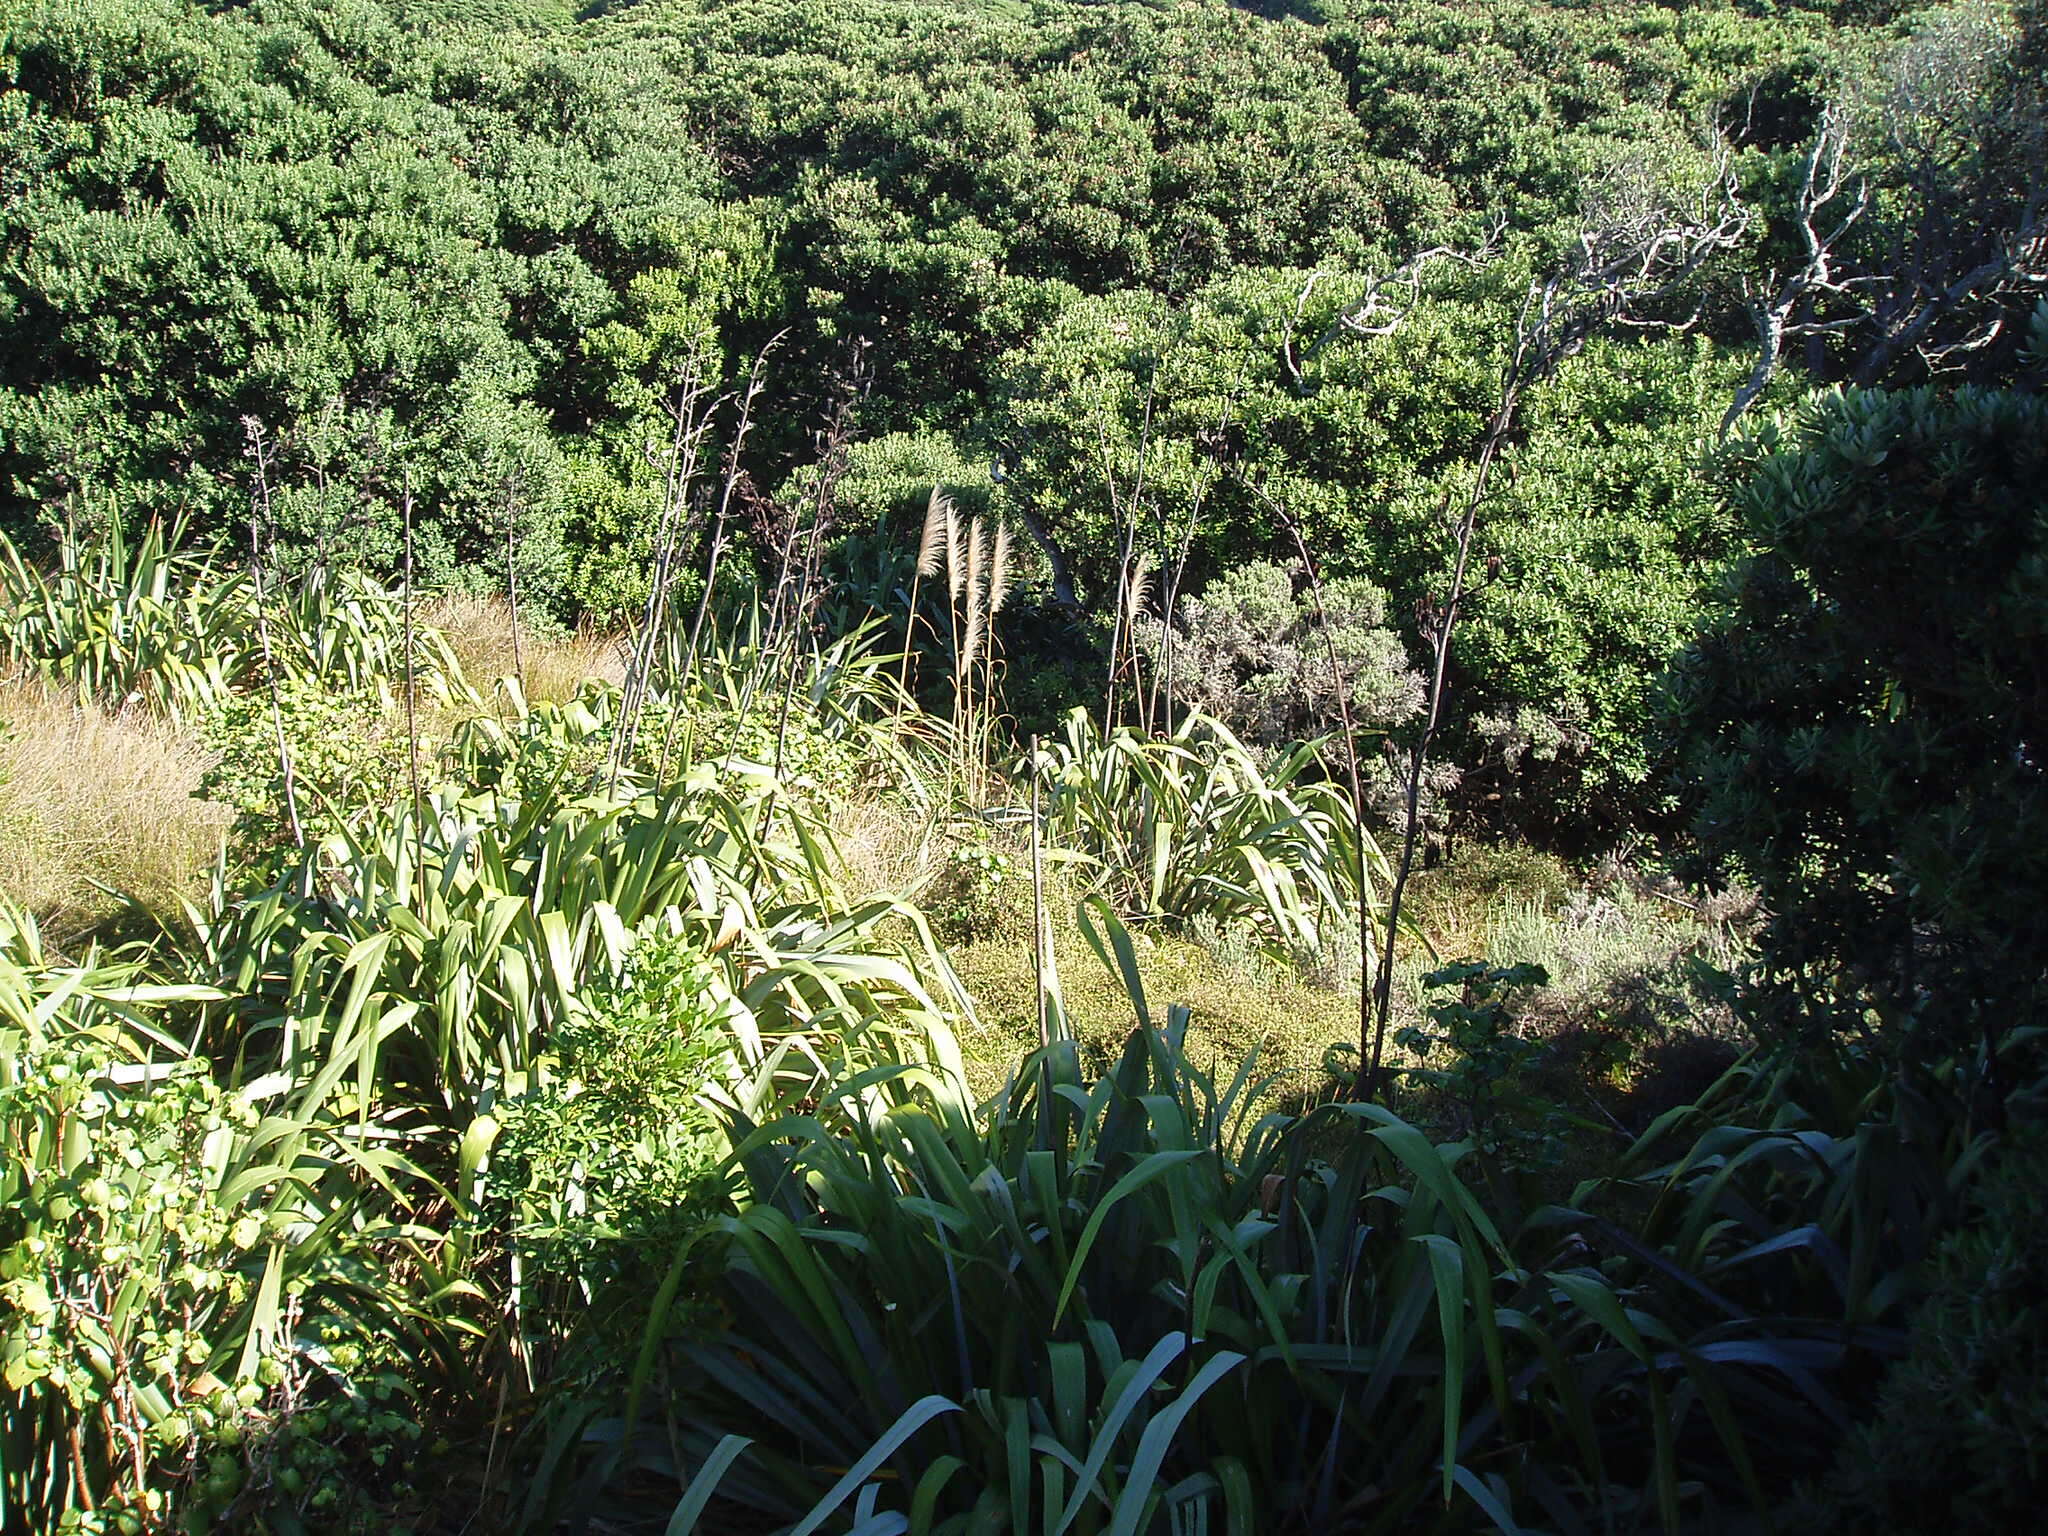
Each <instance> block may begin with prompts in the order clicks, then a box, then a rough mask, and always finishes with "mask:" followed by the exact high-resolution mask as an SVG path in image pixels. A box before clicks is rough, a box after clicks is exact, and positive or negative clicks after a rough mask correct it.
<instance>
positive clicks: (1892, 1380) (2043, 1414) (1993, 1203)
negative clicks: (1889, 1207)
mask: <svg viewBox="0 0 2048 1536" xmlns="http://www.w3.org/2000/svg"><path fill="white" fill-rule="evenodd" d="M1994 1159H1995V1160H1994V1161H1993V1163H1992V1164H1991V1167H1990V1168H1989V1169H1988V1170H1987V1171H1986V1172H1985V1173H1984V1174H1983V1175H1982V1176H1981V1178H1980V1181H1979V1183H1978V1184H1977V1186H1976V1188H1975V1189H1974V1190H1973V1191H1972V1196H1971V1209H1970V1211H1969V1214H1968V1215H1967V1216H1966V1217H1965V1218H1964V1224H1963V1225H1962V1226H1961V1227H1960V1228H1959V1229H1958V1230H1957V1231H1955V1232H1954V1233H1953V1234H1951V1235H1950V1236H1949V1237H1948V1238H1946V1239H1945V1240H1944V1241H1943V1242H1942V1244H1941V1247H1940V1249H1939V1250H1938V1251H1937V1252H1936V1254H1935V1259H1934V1274H1933V1276H1932V1280H1931V1284H1930V1290H1929V1294H1928V1297H1927V1299H1926V1301H1924V1302H1923V1303H1921V1306H1920V1308H1919V1311H1918V1312H1917V1313H1916V1314H1915V1316H1914V1319H1913V1336H1912V1342H1911V1345H1910V1346H1909V1349H1908V1352H1907V1355H1906V1357H1905V1358H1904V1359H1903V1360H1901V1361H1900V1362H1899V1363H1898V1364H1897V1365H1896V1366H1894V1367H1893V1368H1892V1371H1891V1373H1890V1374H1889V1375H1888V1376H1887V1377H1886V1378H1885V1383H1884V1386H1883V1389H1882V1390H1881V1392H1880V1393H1879V1395H1878V1402H1877V1413H1876V1415H1875V1417H1874V1419H1873V1420H1872V1422H1871V1423H1870V1424H1869V1425H1868V1426H1867V1427H1866V1428H1864V1429H1862V1430H1860V1431H1859V1432H1858V1433H1857V1435H1856V1437H1855V1439H1854V1440H1853V1441H1852V1442H1851V1443H1850V1445H1849V1447H1848V1448H1847V1452H1846V1454H1845V1455H1844V1457H1843V1465H1842V1467H1841V1469H1840V1470H1839V1472H1838V1473H1837V1475H1836V1476H1835V1477H1834V1478H1832V1479H1831V1480H1830V1482H1829V1484H1828V1485H1827V1487H1826V1489H1825V1492H1824V1496H1823V1497H1822V1499H1821V1500H1820V1501H1819V1509H1818V1510H1817V1511H1816V1513H1817V1514H1818V1515H1819V1517H1820V1523H1821V1526H1822V1528H1823V1529H1826V1530H1830V1531H1838V1532H1842V1533H1844V1536H1846V1533H1849V1532H1865V1531H1870V1532H1876V1531H1897V1530H1932V1529H1935V1528H1937V1527H1938V1528H1940V1529H1942V1530H1947V1531H1955V1532H1957V1533H1959V1536H1996V1533H2001V1532H2006V1531H2017V1530H2023V1529H2025V1528H2026V1526H2027V1525H2028V1523H2029V1522H2030V1521H2031V1520H2032V1519H2033V1518H2034V1515H2035V1512H2036V1511H2037V1510H2039V1509H2040V1507H2041V1499H2042V1496H2043V1494H2044V1493H2048V1385H2044V1384H2048V1322H2044V1318H2043V1314H2042V1310H2041V1305H2040V1298H2041V1297H2042V1295H2044V1294H2048V1239H2044V1234H2043V1228H2042V1224H2041V1220H2040V1214H2041V1210H2042V1205H2043V1202H2044V1201H2048V1141H2044V1139H2043V1136H2042V1134H2041V1132H2040V1130H2039V1129H2038V1128H2036V1127H2030V1128H2029V1129H2028V1130H2027V1131H2025V1132H2023V1133H2022V1134H2020V1135H2019V1136H2017V1137H2015V1138H2014V1140H2013V1141H2012V1142H2011V1143H2010V1144H2009V1145H2008V1146H2006V1147H2004V1148H2002V1149H2000V1150H1999V1151H1998V1152H1997V1153H1996V1154H1994Z"/></svg>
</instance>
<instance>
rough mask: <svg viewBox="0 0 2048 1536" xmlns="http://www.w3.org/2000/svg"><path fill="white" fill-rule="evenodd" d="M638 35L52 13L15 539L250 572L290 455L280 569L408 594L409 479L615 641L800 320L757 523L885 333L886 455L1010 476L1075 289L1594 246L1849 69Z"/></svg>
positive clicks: (1054, 43)
mask: <svg viewBox="0 0 2048 1536" xmlns="http://www.w3.org/2000/svg"><path fill="white" fill-rule="evenodd" d="M606 9H608V10H610V11H611V12H612V13H613V14H609V15H602V16H600V15H596V14H595V12H594V11H593V13H592V16H591V19H589V20H588V21H586V22H584V23H583V24H581V25H570V24H569V18H568V7H567V6H566V5H564V4H560V3H554V0H547V3H536V4H533V5H520V4H517V3H513V0H506V3H503V4H499V3H486V0H477V3H475V4H455V3H452V0H451V3H447V4H431V3H420V0H403V3H400V0H390V3H380V0H271V3H266V4H264V5H261V6H234V7H219V6H205V5H200V4H197V3H196V0H92V3H87V0H12V3H11V4H10V5H9V7H8V12H7V16H8V25H7V28H6V31H5V34H4V35H5V44H4V47H0V164H5V165H6V166H7V167H8V171H7V173H6V180H5V181H4V183H0V185H4V188H5V196H4V197H0V252H4V253H5V256H6V260H5V262H4V264H0V325H4V327H5V328H6V331H7V333H8V340H9V341H10V343H11V345H10V346H9V348H8V349H7V351H6V353H5V358H4V361H0V425H4V428H5V431H4V434H0V439H4V442H5V447H4V449H0V517H4V518H6V519H7V520H8V521H10V522H11V523H13V524H15V525H16V526H17V527H18V526H20V525H21V524H23V523H25V522H28V521H30V520H32V519H34V518H36V517H39V516H43V515H47V514H49V513H50V512H51V511H52V510H53V509H57V508H60V507H62V506H64V505H66V504H67V502H77V503H80V504H91V505H93V506H95V507H98V506H101V505H103V504H104V505H109V506H111V507H112V508H113V509H114V510H115V512H116V513H117V515H119V516H122V517H124V518H127V519H128V520H130V521H133V520H135V519H136V518H137V517H138V516H139V515H141V514H143V513H148V512H157V511H168V510H169V509H172V508H185V509H189V510H191V511H193V512H194V513H195V515H196V516H198V518H199V519H200V522H201V525H202V527H203V529H204V530H205V531H207V532H209V533H213V532H218V531H220V529H221V528H222V527H224V526H225V525H226V524H228V523H229V522H232V521H234V520H235V519H236V518H237V517H238V515H239V512H240V510H241V507H242V504H243V497H244V494H245V486H246V470H247V468H248V466H247V464H246V463H245V461H244V458H243V453H242V449H243V444H244V432H245V428H244V424H243V418H244V417H246V416H254V417H256V418H257V419H258V420H259V421H260V422H261V423H263V424H264V425H266V426H267V427H268V428H269V429H270V430H271V432H272V433H273V435H274V437H275V440H276V442H277V443H278V445H279V446H280V447H281V449H282V452H281V454H280V456H279V459H278V461H277V468H276V474H275V476H274V479H275V485H274V487H273V489H274V491H275V495H276V511H277V515H278V521H279V523H280V525H281V527H282V529H283V531H284V532H285V533H286V534H287V535H288V536H289V537H288V540H287V547H288V548H291V547H296V548H299V549H301V550H303V551H307V552H309V553H310V552H317V551H322V550H325V551H333V550H336V549H338V548H343V547H346V548H350V549H353V550H355V551H357V552H359V553H360V554H361V555H362V556H363V557H364V558H366V559H368V560H369V561H370V562H372V564H373V565H376V566H378V567H382V568H388V567H389V566H390V565H391V564H393V563H394V562H395V559H396V555H397V549H398V540H399V534H400V528H399V517H398V514H397V508H398V506H399V504H400V502H401V500H402V499H403V496H404V493H405V491H406V489H407V488H408V486H409V488H410V490H411V491H412V492H413V493H414V496H415V504H416V514H417V516H416V521H417V523H418V529H417V544H418V555H419V559H420V561H421V563H422V566H423V568H424V569H425V570H426V571H427V572H428V573H429V574H432V575H434V576H437V577H453V576H457V575H460V576H461V577H462V578H463V579H465V580H467V581H469V582H471V583H473V584H474V583H481V582H484V581H487V580H491V579H494V577H495V574H496V573H497V572H499V571H500V570H501V569H502V563H503V559H504V556H505V548H504V545H505V540H504V537H503V534H504V532H505V528H504V525H505V523H506V522H507V520H508V517H509V519H510V521H511V522H512V523H513V524H514V525H515V527H514V532H515V534H516V537H515V539H514V541H513V542H514V545H515V550H514V553H513V560H514V563H515V564H516V565H518V566H519V567H520V568H521V569H520V581H521V585H522V587H523V588H524V589H525V590H526V592H527V593H528V595H529V596H530V597H534V598H539V599H544V600H554V601H559V602H562V603H564V604H567V605H569V606H587V607H590V608H593V609H595V610H597V611H599V612H602V613H617V612H621V611H624V610H625V609H626V608H628V607H630V606H631V604H632V603H633V602H634V601H635V599H636V596H637V594H638V593H639V592H640V591H641V590H644V587H643V583H644V570H643V569H642V567H644V564H645V556H646V553H647V550H648V546H649V544H650V542H651V536H652V524H653V520H654V516H655V513H656V511H657V509H658V506H659V503H660V498H661V478H662V477H661V474H660V473H659V471H658V470H657V469H653V468H651V467H650V466H649V464H648V461H647V455H646V452H645V450H646V447H647V442H648V439H649V438H650V437H662V438H663V440H665V437H664V434H663V432H662V428H661V417H660V411H659V403H660V401H661V400H662V398H663V396H664V395H665V394H666V393H667V391H668V390H669V388H670V387H671V386H672V384H673V381H674V375H675V371H676V368H677V365H678V364H679V363H680V362H682V360H683V359H685V358H687V357H689V356H692V355H704V356H707V357H709V358H711V359H712V360H713V361H714V364H715V366H714V369H713V371H714V372H715V373H719V374H720V375H721V376H723V377H725V378H727V379H731V378H735V377H737V376H738V371H737V370H736V369H735V368H734V367H733V364H735V363H736V362H737V361H738V360H739V358H740V357H741V356H742V355H745V354H750V353H751V352H752V351H753V350H754V349H755V348H756V347H758V346H759V344H760V343H761V342H762V341H763V340H764V339H765V338H766V337H767V336H768V335H769V334H770V333H771V332H774V331H777V330H779V329H781V328H783V327H788V337H787V340H786V343H785V346H784V350H783V351H782V353H781V354H780V356H781V358H782V359H783V363H782V365H781V368H780V370H779V372H778V374H777V376H776V388H777V391H778V394H779V395H781V396H782V397H783V398H784V399H785V400H787V402H788V404H789V406H790V407H791V408H790V409H786V410H783V411H778V412H775V413H774V415H775V416H776V418H777V419H776V420H774V421H771V422H769V423H768V424H767V426H766V429H765V430H764V432H763V434H762V438H761V446H762V448H763V450H764V452H763V455H762V457H761V460H760V462H759V463H757V464H756V465H755V466H754V468H755V471H756V475H757V478H758V479H759V480H760V481H761V483H762V484H763V485H764V486H776V485H779V484H780V483H781V482H782V481H783V480H784V478H785V476H786V473H787V468H786V465H787V458H786V457H785V456H786V455H788V454H790V453H791V451H792V450H797V449H800V448H801V446H802V441H803V434H804V431H805V428H806V426H807V425H808V422H809V419H810V407H811V405H813V404H814V403H815V401H816V398H817V396H818V395H819V394H820V393H821V392H822V386H821V385H820V384H819V383H818V382H817V381H820V380H822V379H824V378H825V377H826V375H827V374H828V373H829V372H830V371H831V370H832V369H833V368H834V367H835V366H837V365H838V364H840V363H842V362H843V361H844V355H845V351H846V349H847V347H848V346H850V345H851V344H853V343H854V342H856V341H865V342H866V343H867V344H868V346H869V351H870V356H871V357H872V359H873V360H874V362H875V366H876V378H875V387H874V389H873V392H872V393H871V395H870V396H869V398H868V401H867V403H866V405H865V407H864V417H865V418H866V420H865V426H866V428H867V430H869V431H871V432H877V433H891V432H899V431H900V432H908V433H917V432H920V431H923V430H926V429H939V430H942V431H944V432H947V433H951V434H953V435H955V436H956V437H959V438H961V439H962V440H963V441H964V440H965V438H966V437H968V436H975V437H977V438H979V437H995V438H1005V437H1009V436H1013V435H1014V433H1013V431H1012V426H1013V424H1011V423H1007V422H1002V421H991V419H990V418H991V412H990V410H989V406H990V403H991V402H990V398H989V397H990V384H991V381H992V379H993V377H994V374H995V371H996V366H997V362H998V359H1000V358H1001V357H1002V356H1003V355H1004V354H1005V353H1006V352H1009V351H1012V350H1014V349H1016V348H1017V347H1018V346H1020V345H1022V344H1024V343H1025V342H1026V341H1027V340H1028V338H1030V337H1031V336H1032V335H1034V334H1035V333H1036V332H1037V331H1038V330H1039V329H1041V328H1042V327H1044V326H1045V325H1046V324H1048V323H1049V322H1051V321H1053V320H1054V319H1055V318H1056V317H1057V316H1058V315H1059V314H1060V313H1062V312H1063V311H1064V310H1065V309H1066V308H1068V307H1069V306H1070V305H1071V304H1072V303H1073V302H1074V301H1075V300H1076V299H1077V298H1079V297H1080V296H1082V295H1106V294H1114V293H1120V292H1130V293H1136V294H1171V295H1174V296H1176V297H1179V296H1185V295H1188V294H1191V293H1194V292H1196V291H1198V290H1200V289H1201V288H1203V287H1204V286H1206V285H1210V284H1213V283H1216V282H1219V281H1225V280H1228V279H1230V278H1231V277H1233V276H1237V275H1245V274H1253V273H1262V272H1274V271H1280V272H1284V273H1286V274H1287V278H1286V281H1287V283H1288V284H1289V285H1291V286H1292V287H1293V288H1295V289H1298V287H1299V285H1300V283H1299V278H1298V277H1297V276H1296V274H1297V272H1298V271H1299V272H1301V273H1305V272H1306V271H1307V270H1308V269H1312V268H1313V269H1322V270H1327V271H1329V272H1331V273H1332V274H1333V275H1337V274H1342V273H1345V272H1355V271H1357V270H1360V269H1362V268H1366V267H1373V266H1378V267H1384V266H1385V265H1387V264H1388V263H1389V262H1390V261H1394V260H1398V259H1399V258H1400V257H1401V256H1403V255H1405V254H1406V253H1408V252H1409V251H1411V250H1414V249H1416V248H1419V247H1420V246H1423V245H1426V244H1428V243H1430V242H1431V241H1432V240H1433V239H1436V238H1438V237H1441V236H1443V235H1446V234H1458V235H1461V236H1469V235H1470V234H1471V233H1473V231H1474V230H1475V229H1476V227H1477V225H1478V223H1479V222H1480V220H1481V219H1482V218H1490V217H1491V216H1492V215H1493V214H1495V213H1496V212H1506V213H1507V214H1508V215H1509V217H1510V221H1511V223H1512V224H1513V225H1514V226H1515V227H1516V228H1517V229H1523V230H1535V229H1547V228H1550V227H1552V226H1557V225H1558V224H1559V221H1560V220H1562V219H1564V218H1566V217H1567V216H1568V215H1570V214H1571V213H1572V212H1573V209H1574V206H1575V203H1576V200H1577V197H1578V193H1579V190H1580V187H1581V185H1582V181H1583V177H1584V175H1585V174H1586V173H1587V172H1588V171H1589V170H1590V169H1592V168H1595V167H1597V166H1598V165H1599V164H1602V163H1605V162H1606V161H1608V160H1611V159H1612V158H1614V157H1615V156H1616V155H1617V154H1620V153H1624V152H1626V150H1627V148H1628V146H1629V144H1630V143H1631V142H1632V141H1633V140H1634V139H1635V138H1636V137H1638V136H1642V135H1646V134H1652V133H1657V132H1664V131H1666V130H1669V129H1673V128H1674V127H1676V126H1677V125H1681V124H1683V123H1686V122H1689V121H1691V120H1692V119H1693V118H1694V117H1696V116H1697V115H1698V114H1699V112H1700V111H1701V109H1702V108H1703V107H1704V106H1705V105H1706V104H1707V103H1708V102H1709V100H1710V99H1711V98H1712V97H1713V96H1714V95H1716V94H1718V93H1720V92H1722V91H1724V90H1726V89H1728V88H1729V87H1730V85H1731V84H1737V83H1740V82H1743V81H1745V80H1749V79H1753V78H1757V77H1759V76H1762V75H1765V74H1768V73H1770V72H1772V71H1777V72H1779V73H1780V74H1783V73H1785V72H1786V71H1787V70H1790V71H1792V73H1793V75H1794V76H1799V71H1800V70H1809V71H1810V69H1811V62H1810V59H1811V55H1813V54H1814V53H1815V52H1816V50H1817V47H1818V45H1817V44H1816V43H1815V42H1814V41H1813V39H1814V37H1816V36H1818V35H1820V34H1819V33H1818V30H1817V29H1816V28H1814V27H1812V26H1810V25H1807V24H1806V23H1805V21H1804V19H1803V18H1798V17H1794V18H1792V19H1790V20H1787V19H1784V18H1776V17H1762V18H1760V17H1752V16H1748V15H1745V14H1743V13H1740V12H1736V11H1730V10H1714V11H1711V12H1703V13H1697V14H1695V13H1693V12H1687V13H1685V14H1683V15H1678V16H1672V15H1667V14H1666V13H1664V12H1662V11H1659V10H1656V9H1654V8H1636V7H1629V6H1612V7H1608V6H1603V7H1599V8H1596V9H1593V10H1590V11H1588V10H1584V9H1581V8H1579V7H1576V6H1575V7H1570V8H1559V9H1550V8H1548V7H1541V8H1537V9H1536V10H1535V11H1533V12H1532V11H1530V10H1529V9H1527V8H1522V7H1507V6H1499V7H1487V8H1485V9H1484V10H1482V11H1477V12H1475V11H1473V10H1472V9H1471V8H1469V7H1459V8H1456V9H1452V8H1449V7H1445V6H1441V5H1438V4H1435V3H1428V0H1401V3H1396V4H1385V5H1382V4H1373V5H1355V6H1354V5H1348V4H1347V5H1334V4H1333V5H1330V6H1324V7H1320V8H1316V12H1315V16H1314V19H1313V20H1311V19H1308V16H1307V14H1306V13H1304V14H1299V15H1286V16H1274V15H1263V14H1255V13H1253V12H1251V11H1249V10H1247V9H1244V8H1241V7H1236V6H1229V5H1224V4H1220V3H1207V4H1197V5H1185V6H1172V7H1166V6H1135V5H1119V6H1111V7H1104V6H1099V5H1091V4H1080V3H1066V0H1046V3H1040V4H1036V5H1033V6H1032V7H1030V8H1029V9H1028V10H1027V9H1025V8H1023V7H1021V6H1018V5H1013V4H1007V3H987V4H978V5H972V6H959V5H952V6H940V5H933V4H929V3H925V0H832V3H829V4H824V5H819V4H810V3H796V0H744V3H740V4H719V5H709V4H701V3H693V0H667V3H660V4H652V3H649V4H637V5H630V6H624V5H620V6H612V7H608V8H606ZM1801 78H1803V77H1801ZM1475 81H1483V82H1484V84H1483V85H1476V84H1475ZM1774 99H1775V100H1778V101H1780V102H1781V103H1796V102H1797V101H1799V100H1801V99H1803V98H1802V97H1800V95H1799V92H1798V91H1797V90H1796V89H1788V90H1785V91H1780V92H1779V94H1778V97H1777V98H1774ZM1794 115H1796V113H1794ZM1754 116H1755V114H1754V113H1752V117H1754ZM1799 126H1800V125H1797V124H1794V125H1791V126H1787V127H1785V128H1784V132H1785V133H1787V134H1794V133H1796V132H1797V131H1798V128H1799ZM1016 425H1021V424H1016ZM976 456H977V457H978V456H979V455H978V453H977V455H976Z"/></svg>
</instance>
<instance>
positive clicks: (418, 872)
mask: <svg viewBox="0 0 2048 1536" xmlns="http://www.w3.org/2000/svg"><path fill="white" fill-rule="evenodd" d="M399 506H400V512H401V517H402V520H403V525H404V534H405V548H404V556H403V559H404V565H403V583H402V585H401V588H400V594H399V600H400V602H401V603H402V604H403V612H404V623H405V763H406V779H407V782H408V784H409V785H410V787H411V790H412V846H413V860H412V869H413V879H414V880H415V881H416V882H417V883H418V890H419V901H420V905H421V906H422V907H424V906H425V904H426V888H427V870H426V852H427V846H426V828H425V827H424V826H423V825H422V821H423V819H424V817H425V813H426V803H425V799H424V797H423V796H422V795H421V794H420V720H419V679H418V676H417V674H416V671H415V666H416V663H415V660H414V656H413V622H412V471H411V470H410V469H408V470H406V471H405V488H404V491H403V493H402V495H401V498H400V502H399Z"/></svg>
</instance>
